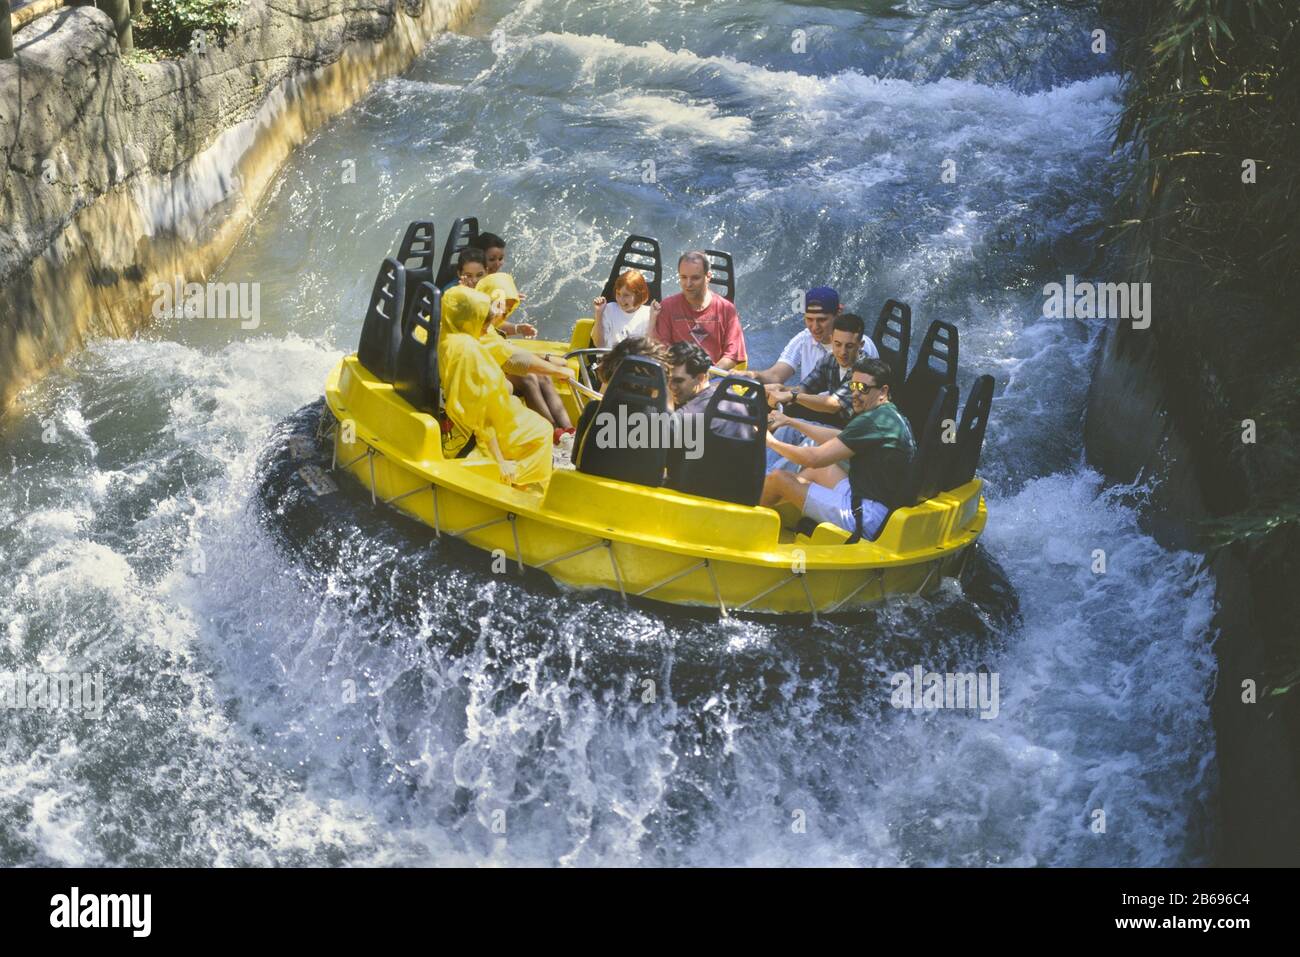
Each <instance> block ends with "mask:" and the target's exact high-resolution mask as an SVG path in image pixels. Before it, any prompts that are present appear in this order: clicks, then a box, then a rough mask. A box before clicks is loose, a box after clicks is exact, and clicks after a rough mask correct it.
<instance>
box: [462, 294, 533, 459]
mask: <svg viewBox="0 0 1300 957" xmlns="http://www.w3.org/2000/svg"><path fill="white" fill-rule="evenodd" d="M491 305H492V300H491V299H489V298H488V297H487V296H486V295H484V294H483V293H481V292H478V291H476V290H474V289H470V288H469V287H467V286H456V287H454V288H452V289H449V290H447V292H445V293H444V294H443V297H442V327H441V331H440V332H439V335H438V372H439V375H440V377H441V379H442V392H443V407H444V409H445V410H446V413H447V417H448V418H449V419H451V422H452V426H453V429H452V436H451V439H450V442H449V451H450V452H452V454H454V450H458V449H460V448H463V447H464V445H465V443H466V442H468V441H469V439H470V437H471V436H472V437H474V439H475V440H476V441H477V444H478V448H479V449H480V450H482V452H484V453H486V454H488V455H491V457H492V458H493V459H494V460H495V461H496V463H497V466H498V467H499V468H500V469H501V481H503V482H509V483H510V484H512V485H527V484H529V483H530V482H543V483H544V482H546V481H547V480H548V479H550V477H551V448H552V445H553V441H552V430H551V427H550V425H549V424H547V422H546V420H545V419H543V418H542V417H541V416H540V415H538V414H537V413H536V412H532V411H530V410H528V409H527V408H525V407H524V404H523V403H522V402H520V401H519V400H518V399H517V398H515V397H514V395H512V394H511V392H510V384H509V383H508V382H507V381H506V377H505V373H504V372H503V371H502V369H501V366H500V364H499V363H498V360H497V359H496V357H495V356H493V355H492V354H490V352H489V350H488V349H486V348H485V347H484V346H483V345H482V343H481V342H480V340H481V339H482V338H483V336H484V334H485V333H487V332H490V331H491V330H490V328H489V327H490V325H491V315H490V309H491ZM494 334H495V333H494ZM501 341H502V343H503V344H504V342H505V340H504V339H502V340H501ZM507 348H508V347H507Z"/></svg>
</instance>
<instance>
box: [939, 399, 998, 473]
mask: <svg viewBox="0 0 1300 957" xmlns="http://www.w3.org/2000/svg"><path fill="white" fill-rule="evenodd" d="M992 407H993V376H991V375H982V376H980V377H979V378H978V379H976V380H975V384H974V385H972V386H971V387H970V393H969V394H968V395H967V396H966V407H965V408H964V409H962V410H961V424H960V425H958V426H957V447H956V450H955V451H954V452H953V455H952V457H951V458H950V459H949V460H948V471H947V473H946V474H945V475H944V480H943V488H944V489H953V488H957V487H958V486H961V485H965V484H966V483H967V482H969V481H970V480H971V479H973V478H974V477H975V469H976V467H977V466H978V465H979V461H980V451H981V449H983V447H984V430H985V428H986V427H987V426H988V424H989V410H990V409H991V408H992Z"/></svg>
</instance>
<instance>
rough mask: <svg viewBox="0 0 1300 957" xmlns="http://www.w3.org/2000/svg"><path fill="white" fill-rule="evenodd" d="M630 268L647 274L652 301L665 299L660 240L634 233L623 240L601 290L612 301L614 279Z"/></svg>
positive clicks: (646, 279) (647, 283) (646, 278)
mask: <svg viewBox="0 0 1300 957" xmlns="http://www.w3.org/2000/svg"><path fill="white" fill-rule="evenodd" d="M629 269H639V270H640V271H641V274H642V275H643V276H645V281H646V285H647V286H649V287H650V301H651V302H660V301H662V300H663V283H664V261H663V256H662V255H661V254H660V251H659V240H657V239H652V238H651V237H649V236H636V235H632V236H629V237H627V239H625V240H623V246H622V247H621V248H620V249H619V251H618V255H617V256H615V257H614V265H613V266H611V267H610V270H609V278H608V279H607V280H605V288H604V290H603V291H602V292H601V295H602V296H604V297H605V298H606V299H607V300H609V301H610V302H613V301H614V281H615V280H617V279H618V277H619V276H620V275H622V274H623V273H625V272H627V270H629Z"/></svg>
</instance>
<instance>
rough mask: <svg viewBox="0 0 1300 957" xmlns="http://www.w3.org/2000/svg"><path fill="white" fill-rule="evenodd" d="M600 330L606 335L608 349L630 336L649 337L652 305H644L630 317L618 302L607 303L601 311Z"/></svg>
mask: <svg viewBox="0 0 1300 957" xmlns="http://www.w3.org/2000/svg"><path fill="white" fill-rule="evenodd" d="M600 328H601V330H602V331H603V332H604V334H605V340H604V341H605V347H606V348H612V347H613V346H614V345H615V344H616V343H619V342H622V341H623V340H624V339H626V338H627V337H628V336H648V335H649V334H650V304H649V303H644V304H643V305H641V306H640V307H638V308H637V310H636V312H634V313H632V314H631V315H629V314H628V313H626V312H624V311H623V307H622V306H620V305H619V304H618V303H617V302H607V303H605V307H604V308H603V309H601V310H600Z"/></svg>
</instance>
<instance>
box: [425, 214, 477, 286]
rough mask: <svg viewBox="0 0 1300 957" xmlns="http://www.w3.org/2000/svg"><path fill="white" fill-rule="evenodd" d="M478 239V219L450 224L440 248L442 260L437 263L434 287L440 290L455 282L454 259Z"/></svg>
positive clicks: (462, 220)
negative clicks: (443, 244)
mask: <svg viewBox="0 0 1300 957" xmlns="http://www.w3.org/2000/svg"><path fill="white" fill-rule="evenodd" d="M476 239H478V217H477V216H466V217H464V218H463V219H457V220H456V221H455V222H454V223H452V224H451V232H449V233H448V234H447V244H446V245H445V246H443V247H442V259H441V260H440V261H439V263H438V278H437V279H435V280H434V285H435V286H437V287H438V288H439V289H441V288H442V287H443V286H446V285H447V284H448V283H452V282H455V281H456V275H457V273H456V258H457V257H458V256H459V255H460V253H461V250H463V249H468V248H469V247H470V246H472V245H474V240H476Z"/></svg>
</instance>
